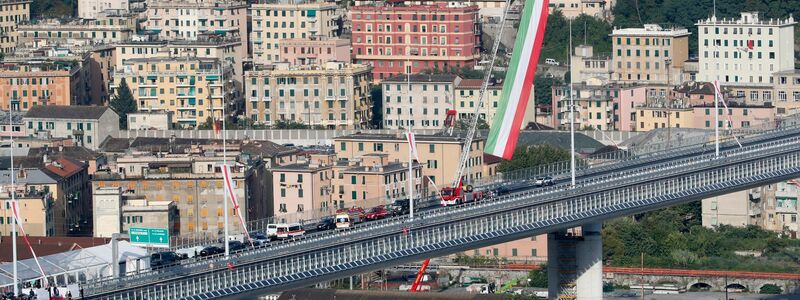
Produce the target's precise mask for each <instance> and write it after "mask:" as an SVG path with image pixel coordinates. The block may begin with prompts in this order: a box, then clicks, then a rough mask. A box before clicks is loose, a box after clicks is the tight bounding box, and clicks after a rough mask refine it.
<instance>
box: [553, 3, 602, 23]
mask: <svg viewBox="0 0 800 300" xmlns="http://www.w3.org/2000/svg"><path fill="white" fill-rule="evenodd" d="M615 3H616V1H614V0H609V1H605V0H552V1H550V5H549V6H548V8H549V9H548V12H549V13H550V14H552V13H554V12H555V11H559V12H561V13H562V14H563V15H564V17H566V18H568V19H574V18H577V17H578V16H580V15H584V14H585V15H588V16H592V17H595V18H600V19H610V18H611V17H612V11H611V10H612V9H613V8H614V4H615Z"/></svg>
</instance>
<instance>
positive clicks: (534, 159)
mask: <svg viewBox="0 0 800 300" xmlns="http://www.w3.org/2000/svg"><path fill="white" fill-rule="evenodd" d="M569 157H570V156H569V151H567V150H564V149H561V148H557V147H555V146H551V145H539V146H528V147H525V146H519V147H517V149H516V150H515V151H514V156H513V157H512V158H511V160H504V161H502V162H500V166H498V167H497V171H498V172H510V171H515V170H520V169H529V168H532V167H536V166H540V165H544V164H549V163H554V162H558V161H566V160H569Z"/></svg>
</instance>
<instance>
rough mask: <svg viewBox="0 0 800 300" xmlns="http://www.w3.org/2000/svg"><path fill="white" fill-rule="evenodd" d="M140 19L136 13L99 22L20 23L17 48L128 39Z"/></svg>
mask: <svg viewBox="0 0 800 300" xmlns="http://www.w3.org/2000/svg"><path fill="white" fill-rule="evenodd" d="M138 23H139V20H138V16H137V15H136V14H109V15H104V16H103V18H102V19H97V20H83V19H78V20H73V21H62V20H59V19H48V20H41V21H38V22H36V23H26V24H20V25H19V27H18V28H17V31H18V32H19V42H18V46H20V47H23V46H24V47H27V48H38V47H45V46H60V47H64V46H65V45H72V46H90V45H95V44H110V43H117V42H121V41H125V40H129V39H130V38H131V36H132V35H133V34H134V33H136V26H137V25H138Z"/></svg>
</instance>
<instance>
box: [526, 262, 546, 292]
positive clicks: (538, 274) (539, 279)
mask: <svg viewBox="0 0 800 300" xmlns="http://www.w3.org/2000/svg"><path fill="white" fill-rule="evenodd" d="M528 279H529V280H530V284H529V285H530V286H532V287H537V288H546V287H547V264H543V265H542V267H541V268H539V269H537V270H531V271H530V272H528Z"/></svg>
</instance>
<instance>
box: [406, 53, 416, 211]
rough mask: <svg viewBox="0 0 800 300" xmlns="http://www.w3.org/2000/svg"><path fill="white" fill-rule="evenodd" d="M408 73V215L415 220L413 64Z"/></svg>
mask: <svg viewBox="0 0 800 300" xmlns="http://www.w3.org/2000/svg"><path fill="white" fill-rule="evenodd" d="M409 63H410V62H409ZM406 73H407V74H406V79H407V82H408V85H407V87H408V106H409V108H408V112H409V115H408V116H409V120H408V210H409V213H408V217H409V219H412V220H413V219H414V159H413V154H412V153H411V152H412V150H414V149H413V147H414V145H412V139H411V137H412V136H413V134H414V133H413V132H411V122H412V120H411V119H413V118H414V117H413V116H412V115H411V114H410V112H411V107H413V105H412V104H411V65H410V64H409V65H408V68H407V69H406Z"/></svg>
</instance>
